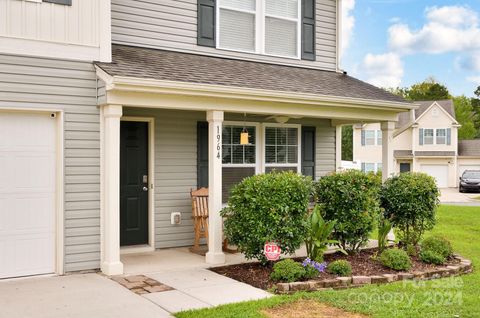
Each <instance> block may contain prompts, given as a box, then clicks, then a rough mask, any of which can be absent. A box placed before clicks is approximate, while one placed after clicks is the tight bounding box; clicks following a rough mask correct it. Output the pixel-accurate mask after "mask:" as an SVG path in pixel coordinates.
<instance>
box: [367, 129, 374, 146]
mask: <svg viewBox="0 0 480 318" xmlns="http://www.w3.org/2000/svg"><path fill="white" fill-rule="evenodd" d="M365 144H366V145H368V146H372V145H375V130H365Z"/></svg>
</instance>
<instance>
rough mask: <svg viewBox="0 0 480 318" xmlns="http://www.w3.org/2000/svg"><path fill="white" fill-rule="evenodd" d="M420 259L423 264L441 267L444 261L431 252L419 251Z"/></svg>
mask: <svg viewBox="0 0 480 318" xmlns="http://www.w3.org/2000/svg"><path fill="white" fill-rule="evenodd" d="M420 259H421V260H422V262H424V263H428V264H435V265H442V264H444V263H445V261H446V259H445V257H443V256H442V255H440V254H438V253H435V252H434V251H431V250H426V251H420Z"/></svg>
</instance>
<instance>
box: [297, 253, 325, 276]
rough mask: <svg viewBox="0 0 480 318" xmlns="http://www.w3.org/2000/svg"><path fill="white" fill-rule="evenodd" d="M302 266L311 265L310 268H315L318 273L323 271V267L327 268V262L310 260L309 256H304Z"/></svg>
mask: <svg viewBox="0 0 480 318" xmlns="http://www.w3.org/2000/svg"><path fill="white" fill-rule="evenodd" d="M302 266H303V267H305V268H307V267H312V268H315V269H316V270H317V271H318V272H319V273H323V272H325V269H326V268H327V263H326V262H323V263H319V262H315V261H313V260H311V259H310V258H308V257H307V258H306V259H305V260H304V261H303V263H302Z"/></svg>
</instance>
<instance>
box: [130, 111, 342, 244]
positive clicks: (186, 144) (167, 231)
mask: <svg viewBox="0 0 480 318" xmlns="http://www.w3.org/2000/svg"><path fill="white" fill-rule="evenodd" d="M123 115H124V116H139V117H154V118H155V247H156V248H168V247H179V246H189V245H192V244H193V223H192V219H191V213H192V210H191V200H190V190H191V189H196V188H197V144H196V143H197V122H198V121H205V119H206V114H205V112H193V111H175V110H162V109H143V108H126V107H125V108H124V109H123ZM225 120H226V121H239V122H243V115H237V114H225ZM249 120H250V121H255V122H262V121H265V120H263V117H255V118H254V119H249ZM247 122H248V121H247ZM289 123H296V124H302V125H308V126H315V127H316V133H317V136H316V145H317V149H316V158H317V162H316V174H317V176H323V175H325V174H326V173H328V172H331V171H333V170H335V128H334V127H331V124H330V120H328V119H298V120H291V121H289ZM171 212H181V213H182V223H181V225H171V224H170V213H171Z"/></svg>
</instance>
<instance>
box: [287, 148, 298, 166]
mask: <svg viewBox="0 0 480 318" xmlns="http://www.w3.org/2000/svg"><path fill="white" fill-rule="evenodd" d="M287 156H288V163H298V158H297V157H298V147H297V146H288V153H287Z"/></svg>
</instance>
